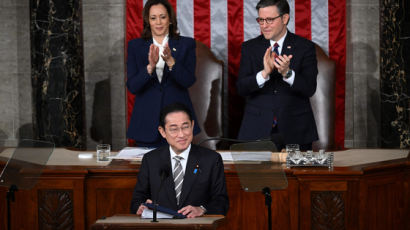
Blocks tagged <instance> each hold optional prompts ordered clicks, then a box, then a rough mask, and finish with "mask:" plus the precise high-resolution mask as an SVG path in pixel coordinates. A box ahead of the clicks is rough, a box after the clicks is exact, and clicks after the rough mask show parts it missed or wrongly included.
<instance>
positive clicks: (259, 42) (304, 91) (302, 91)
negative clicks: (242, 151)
mask: <svg viewBox="0 0 410 230" xmlns="http://www.w3.org/2000/svg"><path fill="white" fill-rule="evenodd" d="M269 46H270V42H269V40H266V39H265V38H264V37H263V35H260V36H258V37H256V38H254V39H251V40H249V41H246V42H244V43H243V44H242V56H241V62H240V69H239V76H238V81H237V89H238V93H239V94H240V95H241V96H244V97H246V107H245V111H244V117H243V120H242V124H241V128H240V131H239V136H238V138H239V139H246V140H255V139H261V138H266V137H269V136H270V132H271V130H272V124H273V122H274V117H276V120H277V128H278V131H279V133H280V134H281V135H282V137H283V139H284V142H285V143H286V144H287V143H293V144H308V143H312V142H313V141H315V140H317V139H318V134H317V130H316V123H315V120H314V116H313V112H312V108H311V106H310V101H309V98H310V97H311V96H312V95H313V94H314V93H315V91H316V77H317V73H318V70H317V60H316V51H315V46H314V43H313V42H311V41H309V40H307V39H304V38H302V37H299V36H297V35H295V34H293V33H291V32H289V31H288V33H287V35H286V38H285V41H284V43H283V47H282V53H281V55H284V54H286V55H290V54H292V55H293V57H292V59H291V62H290V68H291V69H292V70H293V71H294V72H295V80H294V82H293V85H292V86H290V85H289V84H288V83H286V82H285V81H283V78H282V75H280V74H279V73H278V72H277V71H276V70H274V71H273V72H272V73H271V75H270V80H269V81H267V82H265V85H264V86H263V87H262V88H259V86H258V84H257V82H256V74H257V73H258V72H259V71H261V70H263V56H264V54H265V51H266V49H267V48H268V47H269Z"/></svg>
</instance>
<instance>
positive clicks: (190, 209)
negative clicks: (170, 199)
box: [178, 205, 205, 218]
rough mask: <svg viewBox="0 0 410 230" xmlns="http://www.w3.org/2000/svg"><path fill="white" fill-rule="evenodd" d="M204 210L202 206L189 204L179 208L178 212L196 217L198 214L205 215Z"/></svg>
mask: <svg viewBox="0 0 410 230" xmlns="http://www.w3.org/2000/svg"><path fill="white" fill-rule="evenodd" d="M204 212H205V211H204V210H203V209H202V208H200V207H196V206H192V205H188V206H185V207H183V208H181V209H180V210H178V213H181V214H182V215H185V216H186V217H188V218H195V217H198V216H203V215H204Z"/></svg>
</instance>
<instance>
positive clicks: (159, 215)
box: [141, 208, 173, 219]
mask: <svg viewBox="0 0 410 230" xmlns="http://www.w3.org/2000/svg"><path fill="white" fill-rule="evenodd" d="M152 216H153V211H152V210H151V209H148V208H145V209H144V211H142V214H141V218H145V219H152ZM157 218H158V219H172V218H173V216H172V215H169V214H166V213H163V212H157Z"/></svg>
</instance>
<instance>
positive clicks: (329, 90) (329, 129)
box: [310, 45, 336, 151]
mask: <svg viewBox="0 0 410 230" xmlns="http://www.w3.org/2000/svg"><path fill="white" fill-rule="evenodd" d="M316 57H317V67H318V70H319V74H318V76H317V88H316V93H315V94H314V95H313V97H311V98H310V103H311V105H312V109H313V114H314V116H315V121H316V126H317V131H318V133H319V140H318V141H316V142H313V150H315V151H317V150H319V149H326V150H332V149H334V139H335V130H334V129H335V125H334V124H335V82H336V64H335V62H334V61H333V60H331V59H330V58H329V57H328V56H327V55H326V54H325V52H324V51H323V50H322V48H320V47H319V46H318V45H316Z"/></svg>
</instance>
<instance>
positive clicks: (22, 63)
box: [0, 0, 33, 146]
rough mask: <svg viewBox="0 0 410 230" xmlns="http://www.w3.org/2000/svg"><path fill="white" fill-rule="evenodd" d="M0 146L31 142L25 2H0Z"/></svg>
mask: <svg viewBox="0 0 410 230" xmlns="http://www.w3.org/2000/svg"><path fill="white" fill-rule="evenodd" d="M0 22H1V23H0V82H1V84H0V146H1V145H6V146H15V145H16V144H17V138H18V137H26V138H31V137H32V135H33V131H32V130H33V125H32V111H33V109H32V97H31V92H32V90H31V88H32V87H31V70H30V11H29V1H25V0H1V1H0Z"/></svg>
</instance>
